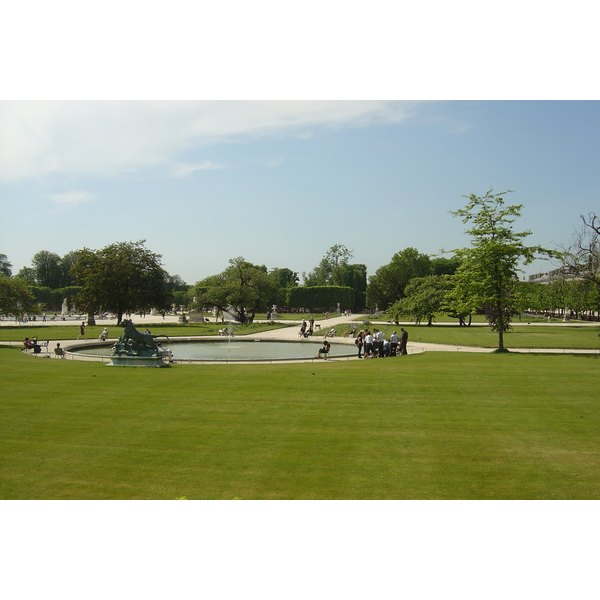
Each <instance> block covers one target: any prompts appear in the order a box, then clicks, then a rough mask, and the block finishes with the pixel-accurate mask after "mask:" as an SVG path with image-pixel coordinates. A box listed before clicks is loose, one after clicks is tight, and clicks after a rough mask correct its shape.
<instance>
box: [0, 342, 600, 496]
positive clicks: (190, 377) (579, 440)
mask: <svg viewBox="0 0 600 600" xmlns="http://www.w3.org/2000/svg"><path fill="white" fill-rule="evenodd" d="M0 360H2V362H3V368H2V371H1V372H0V387H1V389H2V392H3V393H2V397H1V400H0V498H5V499H6V498H21V499H23V498H156V499H163V498H165V499H170V498H176V497H180V496H185V497H187V498H190V499H196V498H205V499H209V498H214V499H229V498H234V497H239V498H244V499H252V498H257V499H258V498H277V499H286V498H297V499H311V498H337V499H344V498H355V499H363V498H365V499H383V498H389V499H396V498H397V499H401V498H414V499H425V498H440V499H444V498H473V499H486V498H505V499H512V498H565V499H567V498H568V499H575V498H593V499H598V498H600V442H599V441H598V440H599V435H598V434H599V433H600V412H599V411H598V393H597V390H598V389H599V388H600V369H599V366H600V362H599V361H600V359H599V358H598V357H597V356H568V355H567V356H565V355H561V356H538V355H524V356H517V355H505V356H498V355H487V354H484V355H472V354H445V353H428V354H424V355H416V356H411V357H407V358H399V359H389V360H385V361H383V360H381V361H365V362H354V361H353V362H345V363H333V362H330V363H320V364H297V365H273V366H271V365H239V366H238V365H228V366H223V365H218V366H174V367H172V368H170V369H136V368H110V367H106V366H104V365H102V364H100V363H86V362H71V361H56V360H49V359H34V358H32V357H29V356H23V355H21V354H20V353H19V352H17V351H16V349H14V348H12V349H8V348H0Z"/></svg>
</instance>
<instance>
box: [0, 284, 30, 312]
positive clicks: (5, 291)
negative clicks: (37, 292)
mask: <svg viewBox="0 0 600 600" xmlns="http://www.w3.org/2000/svg"><path fill="white" fill-rule="evenodd" d="M35 309H36V306H35V299H34V297H33V293H32V292H31V289H30V288H29V286H28V285H27V283H26V282H25V281H24V280H23V279H19V278H17V277H7V276H6V275H4V274H0V314H2V315H13V316H15V317H22V316H23V315H26V314H28V313H31V312H35Z"/></svg>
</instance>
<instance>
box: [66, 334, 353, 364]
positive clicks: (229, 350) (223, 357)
mask: <svg viewBox="0 0 600 600" xmlns="http://www.w3.org/2000/svg"><path fill="white" fill-rule="evenodd" d="M164 345H165V347H168V348H169V349H170V350H171V352H172V353H173V358H172V360H174V361H177V360H214V361H229V360H231V361H236V360H239V361H244V360H246V361H252V360H265V361H271V360H302V359H304V360H306V359H310V358H313V357H314V356H315V355H316V354H317V353H318V351H319V348H320V347H321V345H322V341H321V342H320V341H317V340H311V341H306V342H304V341H298V342H278V341H266V340H239V339H229V340H226V341H221V340H206V341H201V340H198V341H194V342H176V341H172V342H171V343H169V344H164ZM73 351H74V352H75V353H81V354H85V355H87V356H98V357H108V356H110V346H107V345H103V346H95V347H86V348H81V349H74V350H73ZM354 354H355V352H354V348H353V347H352V346H350V345H346V344H331V348H330V350H329V356H331V357H341V356H353V355H354Z"/></svg>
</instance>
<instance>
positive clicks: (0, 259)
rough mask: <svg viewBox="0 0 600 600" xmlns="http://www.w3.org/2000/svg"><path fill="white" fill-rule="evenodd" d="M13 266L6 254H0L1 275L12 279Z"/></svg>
mask: <svg viewBox="0 0 600 600" xmlns="http://www.w3.org/2000/svg"><path fill="white" fill-rule="evenodd" d="M11 268H12V264H11V263H10V262H9V260H8V256H6V254H0V275H5V276H6V277H10V276H11V275H12V270H11Z"/></svg>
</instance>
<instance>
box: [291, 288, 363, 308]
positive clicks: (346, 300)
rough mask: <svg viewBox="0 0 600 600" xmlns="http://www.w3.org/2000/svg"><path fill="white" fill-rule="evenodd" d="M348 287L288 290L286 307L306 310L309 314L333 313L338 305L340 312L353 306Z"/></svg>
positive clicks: (350, 289)
mask: <svg viewBox="0 0 600 600" xmlns="http://www.w3.org/2000/svg"><path fill="white" fill-rule="evenodd" d="M352 300H353V292H352V288H350V287H341V286H336V285H328V286H324V285H323V286H313V287H295V288H290V290H289V294H288V301H287V305H288V306H289V307H290V308H307V309H309V310H310V311H311V312H325V311H331V312H333V311H335V310H336V309H337V305H338V303H339V305H340V309H341V310H347V309H349V308H351V307H352V305H353V302H352Z"/></svg>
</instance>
